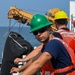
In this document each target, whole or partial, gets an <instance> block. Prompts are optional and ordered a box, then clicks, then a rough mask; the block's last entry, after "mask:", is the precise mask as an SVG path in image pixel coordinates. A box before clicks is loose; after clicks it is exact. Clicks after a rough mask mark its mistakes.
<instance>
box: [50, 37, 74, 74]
mask: <svg viewBox="0 0 75 75" xmlns="http://www.w3.org/2000/svg"><path fill="white" fill-rule="evenodd" d="M53 39H57V40H59V41H60V42H62V44H63V45H64V46H65V48H66V50H67V52H68V53H69V55H70V57H71V61H72V64H73V65H71V66H67V67H65V68H62V69H57V70H55V71H54V72H52V73H51V74H50V75H75V53H74V50H73V49H72V48H70V47H69V46H68V44H66V43H65V42H64V41H63V40H62V39H59V38H53Z"/></svg>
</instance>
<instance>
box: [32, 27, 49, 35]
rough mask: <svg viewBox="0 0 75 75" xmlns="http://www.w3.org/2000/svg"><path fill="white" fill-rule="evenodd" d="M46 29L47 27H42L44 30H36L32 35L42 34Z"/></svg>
mask: <svg viewBox="0 0 75 75" xmlns="http://www.w3.org/2000/svg"><path fill="white" fill-rule="evenodd" d="M47 29H48V26H47V27H44V28H41V29H39V30H36V31H34V32H33V34H34V35H37V34H38V33H43V32H45V31H46V30H47Z"/></svg>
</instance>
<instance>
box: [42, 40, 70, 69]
mask: <svg viewBox="0 0 75 75" xmlns="http://www.w3.org/2000/svg"><path fill="white" fill-rule="evenodd" d="M41 51H42V52H49V53H50V54H52V56H53V58H52V60H51V62H52V65H53V67H54V68H55V69H58V68H63V67H66V66H68V65H71V58H70V56H69V54H68V52H67V50H66V48H65V47H64V45H63V44H62V43H61V42H60V41H59V40H56V39H53V40H51V41H49V42H48V43H47V44H46V46H45V47H43V48H42V50H41Z"/></svg>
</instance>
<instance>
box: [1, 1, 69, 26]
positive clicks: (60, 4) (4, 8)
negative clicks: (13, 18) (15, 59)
mask: <svg viewBox="0 0 75 75" xmlns="http://www.w3.org/2000/svg"><path fill="white" fill-rule="evenodd" d="M69 2H70V0H1V1H0V26H9V19H8V18H7V14H8V12H9V10H10V7H12V6H16V7H17V8H19V9H22V10H24V11H27V12H30V13H32V14H37V13H40V14H45V13H46V12H47V11H48V10H49V9H52V8H60V9H61V10H64V11H66V12H67V13H68V14H69V7H70V6H69ZM27 9H28V10H27ZM32 10H35V11H33V12H32Z"/></svg>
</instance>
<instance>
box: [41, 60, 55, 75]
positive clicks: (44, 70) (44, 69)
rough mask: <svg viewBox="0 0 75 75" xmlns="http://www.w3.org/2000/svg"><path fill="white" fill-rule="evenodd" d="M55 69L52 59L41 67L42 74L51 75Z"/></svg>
mask: <svg viewBox="0 0 75 75" xmlns="http://www.w3.org/2000/svg"><path fill="white" fill-rule="evenodd" d="M54 70H55V69H54V68H53V66H52V64H51V62H50V61H48V62H47V63H46V64H45V65H44V66H43V67H42V68H41V75H50V74H51V73H52V72H53V71H54Z"/></svg>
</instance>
